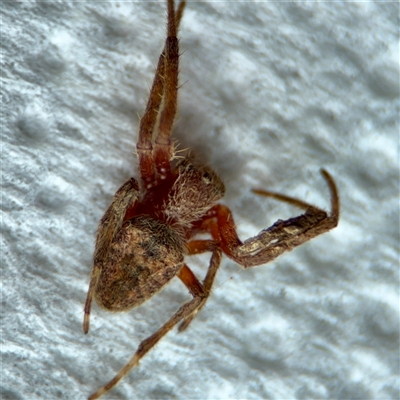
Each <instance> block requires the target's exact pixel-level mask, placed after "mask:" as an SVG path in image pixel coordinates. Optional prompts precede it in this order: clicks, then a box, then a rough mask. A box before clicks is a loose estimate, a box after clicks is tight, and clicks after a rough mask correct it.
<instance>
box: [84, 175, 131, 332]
mask: <svg viewBox="0 0 400 400" xmlns="http://www.w3.org/2000/svg"><path fill="white" fill-rule="evenodd" d="M138 198H139V185H138V183H137V182H136V180H135V179H133V178H131V179H129V180H128V181H126V182H125V183H124V184H123V185H122V186H121V187H120V188H119V189H118V190H117V192H116V193H115V195H114V197H113V200H112V202H111V205H110V206H109V207H108V209H107V211H106V212H105V214H104V216H103V218H102V219H101V221H100V224H99V227H98V229H97V237H96V247H95V251H94V257H93V268H92V272H91V277H90V284H89V290H88V293H87V296H86V302H85V308H84V311H85V315H84V318H83V332H84V333H88V332H89V320H90V309H91V306H92V298H93V294H94V291H95V289H96V286H97V281H98V278H99V276H100V271H101V264H102V262H103V261H104V260H105V258H106V257H107V254H108V251H109V249H110V246H111V243H112V241H113V239H114V237H115V235H116V234H117V233H118V231H119V230H120V228H121V226H122V223H123V221H124V219H125V215H126V213H127V212H128V210H132V209H134V208H135V206H136V204H137V201H138Z"/></svg>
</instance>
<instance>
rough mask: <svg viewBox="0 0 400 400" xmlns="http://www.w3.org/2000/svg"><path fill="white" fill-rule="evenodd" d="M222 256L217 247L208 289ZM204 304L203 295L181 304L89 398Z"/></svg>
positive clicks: (99, 393)
mask: <svg viewBox="0 0 400 400" xmlns="http://www.w3.org/2000/svg"><path fill="white" fill-rule="evenodd" d="M221 257H222V253H221V250H220V249H219V248H216V249H215V250H214V252H213V255H212V257H211V261H210V266H209V268H208V272H207V275H206V278H205V280H204V284H203V286H204V288H205V289H206V290H208V291H209V290H210V288H211V286H212V284H213V281H214V278H215V274H216V272H217V270H218V267H219V264H220V263H221ZM203 304H204V299H203V297H194V298H193V299H192V300H190V301H188V302H187V303H185V304H184V305H183V306H181V307H180V308H179V310H178V311H177V312H176V313H175V314H174V315H173V316H172V317H171V318H170V319H169V321H168V322H166V323H165V324H164V325H163V326H162V327H161V328H160V329H159V330H158V331H157V332H155V333H154V334H153V335H151V336H150V337H148V338H147V339H145V340H143V341H142V343H140V345H139V347H138V349H137V351H136V353H135V354H134V355H133V356H132V358H131V359H130V360H129V361H128V363H127V364H126V365H125V366H124V367H123V368H121V370H120V371H119V372H118V373H117V375H115V377H114V378H113V379H111V381H110V382H108V383H107V384H105V385H104V386H102V387H101V388H100V389H99V390H97V392H95V393H93V394H92V395H91V396H90V397H89V400H94V399H98V398H99V397H100V396H102V395H103V394H104V393H106V392H108V391H109V390H110V389H112V388H113V387H114V386H115V385H116V384H117V383H118V382H119V381H120V380H121V379H122V378H123V377H124V376H125V375H126V374H127V373H128V372H129V371H130V370H131V369H132V368H133V367H135V366H137V365H138V364H139V361H140V360H141V359H142V358H143V356H144V355H146V354H147V353H148V352H149V351H150V350H151V349H152V348H153V347H154V346H155V345H156V344H157V343H158V342H159V341H160V340H161V339H162V338H163V337H164V336H165V335H166V334H167V333H168V332H169V331H170V330H171V329H173V328H174V327H175V325H176V324H177V323H179V321H181V320H182V319H184V320H185V319H186V318H188V317H190V316H191V315H193V314H195V313H196V312H197V311H198V309H199V308H201V306H202V305H203Z"/></svg>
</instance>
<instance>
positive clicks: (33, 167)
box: [0, 1, 400, 400]
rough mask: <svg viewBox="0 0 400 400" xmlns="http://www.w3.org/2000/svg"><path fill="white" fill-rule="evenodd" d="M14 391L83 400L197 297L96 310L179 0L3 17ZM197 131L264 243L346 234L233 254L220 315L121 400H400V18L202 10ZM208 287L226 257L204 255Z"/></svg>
mask: <svg viewBox="0 0 400 400" xmlns="http://www.w3.org/2000/svg"><path fill="white" fill-rule="evenodd" d="M0 10H1V15H2V23H1V46H2V58H1V63H2V65H1V71H2V85H1V94H2V96H3V98H2V107H1V127H2V129H1V134H2V157H1V159H2V176H3V180H2V192H1V193H2V201H1V205H2V232H1V233H2V243H1V249H2V310H1V311H2V316H1V317H2V322H1V329H2V331H3V332H2V340H3V343H2V349H1V350H2V374H1V384H2V398H3V399H9V400H11V399H13V400H16V399H29V400H33V399H57V398H60V399H61V398H62V399H83V398H85V397H86V396H87V395H88V394H89V393H91V392H92V391H93V390H95V389H97V387H98V386H99V385H101V384H102V383H105V382H106V380H108V379H110V378H111V377H112V376H113V375H114V373H115V372H116V371H117V370H118V369H119V368H120V367H121V366H122V365H123V364H124V363H125V362H126V361H127V360H128V358H129V357H130V356H131V354H132V353H133V352H134V350H135V349H136V347H137V345H138V343H139V342H140V341H141V340H143V339H144V338H145V337H147V336H148V335H149V334H151V333H152V332H154V331H155V330H156V329H157V328H158V327H159V326H160V325H161V324H162V323H163V322H164V321H165V320H166V319H167V318H168V317H169V316H170V315H171V314H172V313H173V312H174V311H175V310H176V309H177V308H178V307H179V306H180V304H182V303H183V302H184V301H186V300H187V299H189V295H188V294H187V290H186V289H185V288H184V287H183V285H182V284H181V283H180V282H179V281H178V280H176V281H175V280H174V282H172V283H171V284H170V285H169V286H168V287H167V288H166V289H165V290H164V291H163V292H161V293H160V294H159V295H158V296H156V297H155V298H153V299H151V300H150V301H149V302H148V303H146V304H145V305H144V306H142V307H140V308H138V309H136V310H132V311H131V312H129V313H125V314H110V313H107V312H104V311H101V310H99V308H98V307H97V306H94V308H93V314H92V325H91V331H90V333H89V334H88V335H87V336H84V335H83V333H82V328H81V322H82V317H83V313H82V305H83V302H84V299H85V295H86V290H87V286H88V278H89V271H90V267H91V255H92V252H93V242H94V233H95V230H96V226H97V221H98V220H99V218H100V217H101V215H102V213H103V212H104V210H105V209H106V207H107V205H108V203H109V202H110V199H111V197H112V195H113V193H114V191H115V190H116V189H117V188H118V187H119V186H120V185H121V183H122V182H124V180H126V179H127V178H128V177H129V176H132V175H133V176H137V172H136V159H135V156H133V155H132V152H133V150H134V143H135V141H136V130H137V125H138V114H139V113H141V112H142V111H143V109H144V105H145V101H146V98H147V95H148V88H149V86H150V84H151V79H152V75H153V68H154V66H155V64H156V61H157V58H158V54H159V52H160V50H161V49H162V47H163V39H164V35H165V5H164V4H163V3H160V2H136V3H132V2H122V1H121V2H112V3H111V2H101V3H100V2H92V3H90V2H74V3H72V2H40V3H34V2H22V3H17V2H7V1H5V2H2V5H1V8H0ZM180 36H181V38H182V39H181V42H180V43H181V48H182V50H184V51H185V52H184V54H183V56H182V64H181V77H180V79H181V82H182V83H184V85H183V87H182V88H181V90H180V114H179V120H178V122H177V124H176V129H175V137H176V138H177V140H178V141H179V142H180V144H181V147H182V148H185V147H191V148H193V149H194V150H195V151H196V153H197V155H198V157H199V158H202V159H203V160H204V161H205V162H207V163H209V164H210V165H212V166H213V167H214V168H215V169H216V170H217V171H218V172H219V174H220V175H221V177H222V178H223V180H224V181H225V182H226V186H227V195H226V197H225V199H224V202H225V204H227V205H228V206H229V207H231V209H232V210H233V212H234V215H235V217H236V222H237V226H238V231H239V233H240V235H241V237H242V238H247V237H249V236H251V235H254V234H256V233H257V232H259V231H260V230H261V229H262V228H264V227H266V226H268V225H271V224H272V223H273V222H274V221H275V220H276V219H278V218H288V217H289V216H292V215H295V214H296V213H297V212H298V211H297V210H293V209H292V208H290V207H288V206H286V205H284V204H280V203H277V202H274V201H272V200H268V199H264V198H259V197H255V196H254V195H253V194H251V193H250V192H249V189H250V188H251V187H261V188H268V189H271V190H277V191H281V192H284V193H288V194H291V195H295V196H299V197H301V198H302V199H305V200H307V201H310V202H312V203H315V204H317V205H320V206H321V207H324V208H328V207H329V195H328V191H327V188H326V186H325V184H324V182H323V180H322V179H321V177H320V175H319V172H318V171H319V168H320V167H325V168H327V169H328V170H329V171H330V172H331V173H332V175H333V176H334V177H335V178H336V180H337V183H338V185H339V188H340V194H341V200H342V215H341V220H340V225H339V227H338V228H337V229H335V230H334V231H332V232H331V233H328V234H326V235H324V236H322V237H320V238H317V239H315V240H313V241H311V242H309V243H307V244H306V245H304V246H302V247H301V248H299V249H296V250H295V251H293V252H292V253H290V254H286V255H284V256H282V257H280V258H279V259H277V260H276V261H274V262H272V263H271V264H269V265H267V266H262V267H259V268H254V269H252V270H249V271H243V270H241V268H240V267H239V266H238V265H236V264H235V263H234V262H232V261H230V260H228V259H224V261H223V264H222V268H221V270H220V272H219V274H218V277H217V282H216V285H215V288H214V291H213V294H212V296H211V298H210V300H209V302H208V305H207V307H206V308H205V309H204V310H203V311H202V312H201V314H200V315H199V316H198V318H197V320H196V321H195V322H194V323H193V325H192V326H191V328H190V329H189V330H188V331H187V332H185V333H184V334H178V333H177V332H176V331H173V332H171V333H170V334H169V335H168V336H167V337H166V338H165V339H164V340H163V341H162V342H161V343H160V344H159V345H158V346H157V348H156V349H154V351H152V352H151V353H150V354H149V355H148V356H147V357H146V358H145V359H144V360H143V362H142V363H141V365H140V367H139V368H138V369H136V370H135V371H132V372H131V373H130V374H129V376H128V377H127V378H126V379H125V380H124V381H123V382H122V383H121V384H120V385H119V386H118V387H117V388H116V389H115V390H113V391H112V393H110V394H109V395H108V397H107V398H109V399H111V398H112V399H150V398H151V399H260V398H263V399H363V400H364V399H398V398H399V396H400V393H399V272H398V268H399V253H398V246H399V181H398V178H399V151H398V133H399V69H398V64H399V4H398V3H397V2H357V3H350V2H348V3H344V2H323V3H322V2H321V3H315V2H307V3H297V2H290V3H288V2H284V3H281V2H273V3H269V2H192V1H189V4H188V6H187V10H186V12H185V16H184V19H183V21H182V26H181V33H180ZM189 263H190V265H191V266H193V268H194V270H195V271H196V273H198V274H199V276H202V275H203V274H204V272H205V270H206V265H207V258H206V257H199V258H197V257H196V258H193V259H192V260H189Z"/></svg>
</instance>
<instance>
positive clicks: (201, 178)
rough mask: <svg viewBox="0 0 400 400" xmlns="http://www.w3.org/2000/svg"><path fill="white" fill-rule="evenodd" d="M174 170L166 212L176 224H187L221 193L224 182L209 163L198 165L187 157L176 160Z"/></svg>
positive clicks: (219, 197)
mask: <svg viewBox="0 0 400 400" xmlns="http://www.w3.org/2000/svg"><path fill="white" fill-rule="evenodd" d="M176 173H177V179H176V181H175V183H174V185H173V186H172V189H171V192H170V194H169V196H168V201H167V204H166V207H165V214H166V215H167V216H168V218H169V219H172V220H174V221H175V222H176V223H178V224H179V225H189V224H190V223H191V222H193V221H196V220H198V219H199V218H201V217H202V216H203V215H204V214H205V213H206V212H207V211H208V209H209V208H211V207H212V206H213V205H214V204H215V203H216V202H217V201H218V200H220V199H221V198H222V197H223V196H224V194H225V186H224V184H223V183H222V181H221V179H220V178H219V177H218V175H217V174H216V173H215V172H214V171H213V170H212V169H211V168H210V167H207V166H204V165H198V164H196V163H195V162H194V161H193V160H192V159H191V158H190V157H188V158H185V159H183V160H182V161H180V162H179V163H178V164H177V166H176Z"/></svg>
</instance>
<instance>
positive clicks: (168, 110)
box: [154, 0, 179, 179]
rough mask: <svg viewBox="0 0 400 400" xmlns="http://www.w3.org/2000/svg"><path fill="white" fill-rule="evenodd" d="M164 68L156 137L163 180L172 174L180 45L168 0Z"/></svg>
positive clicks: (172, 6) (157, 159) (156, 160)
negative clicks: (171, 164)
mask: <svg viewBox="0 0 400 400" xmlns="http://www.w3.org/2000/svg"><path fill="white" fill-rule="evenodd" d="M164 68H165V77H164V97H163V100H164V108H163V110H162V111H161V115H160V124H159V127H158V135H157V136H156V139H155V147H154V158H155V163H156V169H157V172H158V173H159V175H160V178H161V179H166V177H167V175H168V174H169V173H170V160H171V158H172V156H173V152H174V148H173V144H172V141H171V132H172V126H173V123H174V120H175V115H176V109H177V102H178V73H179V43H178V38H177V24H176V18H175V12H174V1H173V0H168V26H167V39H166V40H165V59H164Z"/></svg>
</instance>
